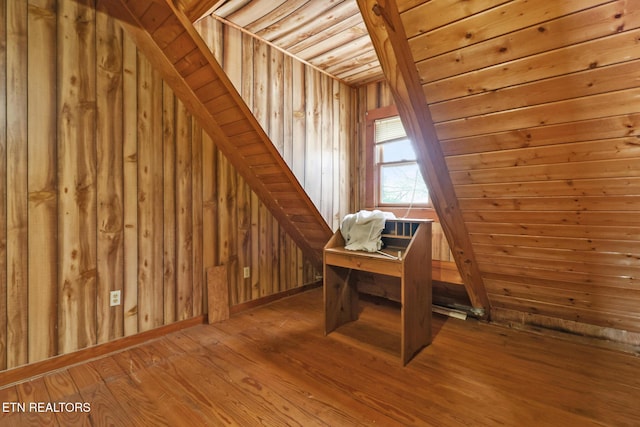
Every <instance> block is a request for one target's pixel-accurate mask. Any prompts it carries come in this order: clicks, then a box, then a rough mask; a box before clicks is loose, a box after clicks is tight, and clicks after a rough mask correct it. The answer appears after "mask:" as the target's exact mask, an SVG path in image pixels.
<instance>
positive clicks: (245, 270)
mask: <svg viewBox="0 0 640 427" xmlns="http://www.w3.org/2000/svg"><path fill="white" fill-rule="evenodd" d="M242 275H243V276H244V278H245V279H248V278H249V277H251V268H250V267H245V268H243V269H242Z"/></svg>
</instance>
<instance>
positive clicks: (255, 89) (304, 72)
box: [195, 16, 356, 230]
mask: <svg viewBox="0 0 640 427" xmlns="http://www.w3.org/2000/svg"><path fill="white" fill-rule="evenodd" d="M195 26H196V29H197V30H198V31H199V32H200V34H201V35H202V37H203V39H204V40H205V41H206V42H207V44H208V45H209V47H210V48H211V50H212V51H213V53H214V55H215V57H216V59H217V60H218V62H219V63H220V64H221V65H222V66H223V68H224V70H225V72H226V73H227V75H228V76H229V77H230V78H231V80H232V82H233V84H234V86H235V87H236V89H237V90H238V92H239V93H240V94H241V96H242V98H243V99H244V100H245V102H246V103H247V105H248V106H249V108H250V109H251V111H252V112H253V114H254V116H255V117H256V118H257V120H258V122H259V123H260V125H261V126H262V127H263V129H264V130H265V132H266V133H267V134H268V135H269V137H270V138H271V140H272V141H273V143H274V144H275V146H276V147H277V149H278V151H279V152H280V154H281V155H282V157H283V158H284V159H285V161H286V162H287V164H288V165H289V167H290V168H291V170H292V171H293V172H294V174H295V176H296V178H297V179H298V181H300V183H301V184H302V186H303V187H304V189H305V191H306V192H307V194H308V195H309V197H310V198H311V199H312V200H313V202H314V203H315V205H316V207H317V208H318V210H319V211H320V213H321V214H322V216H323V217H324V219H325V220H326V221H327V223H328V224H329V226H331V228H332V229H334V230H336V229H337V228H338V227H339V225H340V221H341V220H342V218H343V217H344V215H346V214H347V213H349V212H351V211H352V209H353V208H354V203H353V202H352V200H353V198H352V197H351V196H352V194H351V193H350V185H349V182H350V180H351V177H350V175H349V173H350V171H349V168H348V165H349V153H350V152H349V150H350V147H351V145H352V143H351V142H352V141H353V140H354V138H355V132H356V129H355V121H354V117H355V114H354V112H355V101H356V91H355V89H353V88H351V87H349V86H347V85H345V84H343V83H340V82H339V81H337V80H334V79H332V78H331V77H330V76H328V75H327V74H324V73H322V72H320V71H318V70H316V69H314V68H313V67H311V66H308V65H305V64H303V63H302V62H299V61H297V60H294V59H293V58H292V57H291V56H289V55H286V54H284V53H283V52H282V51H280V50H279V49H277V48H274V47H272V46H270V45H269V44H266V43H265V42H262V41H260V40H257V39H255V38H254V37H253V36H251V35H249V34H247V33H245V32H243V31H241V30H239V29H236V28H234V27H229V26H227V25H225V24H222V23H221V22H220V21H218V20H216V19H215V18H213V17H211V16H208V17H205V18H203V19H201V20H200V21H198V22H197V23H196V24H195Z"/></svg>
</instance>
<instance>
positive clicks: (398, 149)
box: [380, 139, 416, 163]
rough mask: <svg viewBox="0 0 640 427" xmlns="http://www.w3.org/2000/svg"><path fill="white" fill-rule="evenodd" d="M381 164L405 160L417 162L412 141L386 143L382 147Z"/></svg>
mask: <svg viewBox="0 0 640 427" xmlns="http://www.w3.org/2000/svg"><path fill="white" fill-rule="evenodd" d="M380 150H381V158H380V162H381V163H388V162H401V161H403V160H416V153H415V152H414V151H413V146H412V145H411V141H409V140H408V139H403V140H400V141H394V142H386V143H384V144H382V145H381V146H380Z"/></svg>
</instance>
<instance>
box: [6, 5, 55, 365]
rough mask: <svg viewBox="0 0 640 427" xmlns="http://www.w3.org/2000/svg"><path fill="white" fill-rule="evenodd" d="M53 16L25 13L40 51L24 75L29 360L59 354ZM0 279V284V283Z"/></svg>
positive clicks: (39, 9)
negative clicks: (57, 328) (28, 140)
mask: <svg viewBox="0 0 640 427" xmlns="http://www.w3.org/2000/svg"><path fill="white" fill-rule="evenodd" d="M56 40H57V34H56V14H55V2H54V1H50V0H47V1H39V2H32V3H31V4H30V6H29V13H28V33H27V41H28V43H29V45H31V46H38V47H40V46H41V47H42V51H40V50H39V49H32V48H30V47H28V48H27V55H28V57H27V61H28V63H29V64H32V66H31V67H29V70H28V73H29V75H28V79H27V84H28V88H27V91H28V110H27V117H29V116H31V117H39V120H38V121H33V120H30V121H29V122H28V129H27V135H28V136H29V138H30V139H31V140H32V141H33V143H32V144H29V145H28V147H27V150H28V164H29V170H28V176H27V180H28V193H29V196H28V211H29V221H28V230H29V231H30V232H29V237H28V242H27V244H28V248H29V249H28V258H27V259H40V260H42V261H43V262H42V263H40V264H35V263H30V264H29V267H28V268H29V307H30V310H29V319H28V322H29V328H30V329H34V331H33V332H32V333H30V334H29V339H28V349H29V351H28V353H29V359H43V358H47V357H51V356H54V355H55V354H56V352H57V348H58V343H57V341H56V339H55V338H56V333H55V332H56V323H55V322H53V321H52V320H51V319H55V317H56V311H57V306H56V304H52V303H51V302H52V301H56V300H57V295H58V290H57V275H58V269H57V263H56V260H57V250H58V248H57V246H56V245H53V244H43V242H55V240H56V233H57V228H58V219H57V218H58V213H57V212H58V201H57V197H56V192H57V188H56V186H57V181H56V178H57V171H56V168H57V166H56V165H57V146H56V140H57V139H56V131H57V126H56V114H55V111H56V74H57V73H56V69H57V67H56V49H55V46H56ZM0 223H1V222H0ZM0 280H2V279H0Z"/></svg>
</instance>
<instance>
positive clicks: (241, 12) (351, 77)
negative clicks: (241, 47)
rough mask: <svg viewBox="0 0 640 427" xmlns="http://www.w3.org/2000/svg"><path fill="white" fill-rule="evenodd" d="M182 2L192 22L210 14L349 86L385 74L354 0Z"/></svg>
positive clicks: (363, 82) (203, 0) (212, 0)
mask: <svg viewBox="0 0 640 427" xmlns="http://www.w3.org/2000/svg"><path fill="white" fill-rule="evenodd" d="M180 5H181V8H182V9H183V10H184V11H185V14H186V15H187V16H188V17H189V18H190V19H191V20H192V22H195V21H197V20H198V19H200V18H201V17H203V16H205V15H212V16H213V17H214V18H216V19H219V20H222V21H224V22H225V23H226V24H227V25H232V26H234V27H237V28H240V29H242V30H243V31H246V32H248V33H250V34H253V35H254V36H255V37H257V38H259V39H261V40H264V41H266V42H268V43H270V44H271V45H273V46H275V47H276V48H278V49H280V50H282V51H284V52H286V53H288V54H290V55H293V56H295V57H296V58H297V59H299V60H302V61H304V62H306V63H307V64H310V65H312V66H314V67H316V68H317V69H319V70H321V71H323V72H325V73H327V74H329V75H331V76H332V77H333V78H335V79H337V80H340V81H342V82H344V83H346V84H349V85H352V86H358V85H362V84H366V83H368V82H372V81H378V80H381V79H382V78H383V74H382V69H381V68H380V63H379V61H378V57H377V55H376V52H375V50H374V48H373V45H372V44H371V38H370V37H369V33H368V32H367V29H366V27H365V25H364V22H363V20H362V15H361V14H360V11H359V9H358V5H357V3H356V2H355V0H286V1H283V0H274V1H271V0H253V1H248V0H227V1H220V0H181V1H180Z"/></svg>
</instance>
